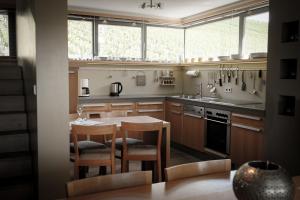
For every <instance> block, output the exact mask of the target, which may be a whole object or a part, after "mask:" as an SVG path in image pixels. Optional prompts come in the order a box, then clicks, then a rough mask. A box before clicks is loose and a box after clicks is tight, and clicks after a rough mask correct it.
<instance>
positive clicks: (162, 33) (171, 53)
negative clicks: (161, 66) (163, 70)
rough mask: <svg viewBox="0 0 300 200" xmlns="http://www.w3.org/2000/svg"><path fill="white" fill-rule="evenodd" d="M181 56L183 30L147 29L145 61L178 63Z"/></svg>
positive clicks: (149, 27) (182, 51) (182, 52)
mask: <svg viewBox="0 0 300 200" xmlns="http://www.w3.org/2000/svg"><path fill="white" fill-rule="evenodd" d="M183 54H184V30H183V29H176V28H166V27H152V26H148V27H147V59H149V60H164V61H166V60H168V61H179V59H182V58H183Z"/></svg>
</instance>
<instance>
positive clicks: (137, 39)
mask: <svg viewBox="0 0 300 200" xmlns="http://www.w3.org/2000/svg"><path fill="white" fill-rule="evenodd" d="M98 56H99V57H111V58H124V59H125V58H131V59H132V58H139V59H140V58H142V28H141V27H138V26H124V25H110V24H99V25H98Z"/></svg>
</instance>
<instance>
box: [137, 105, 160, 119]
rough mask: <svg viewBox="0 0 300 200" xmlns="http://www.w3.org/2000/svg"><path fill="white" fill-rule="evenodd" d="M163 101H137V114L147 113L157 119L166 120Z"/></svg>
mask: <svg viewBox="0 0 300 200" xmlns="http://www.w3.org/2000/svg"><path fill="white" fill-rule="evenodd" d="M164 107H165V106H164V102H163V101H153V102H137V103H136V110H137V115H146V116H150V117H154V118H157V119H161V120H165V112H164V111H165V109H164Z"/></svg>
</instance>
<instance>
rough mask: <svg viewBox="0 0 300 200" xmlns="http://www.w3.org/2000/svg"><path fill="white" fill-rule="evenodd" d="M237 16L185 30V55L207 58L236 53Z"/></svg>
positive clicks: (237, 42)
mask: <svg viewBox="0 0 300 200" xmlns="http://www.w3.org/2000/svg"><path fill="white" fill-rule="evenodd" d="M238 47H239V17H235V18H230V19H226V20H222V21H217V22H212V23H208V24H204V25H199V26H196V27H192V28H188V29H187V30H186V57H187V58H198V57H202V58H209V57H214V58H216V57H218V56H227V55H228V56H229V55H231V54H237V53H238Z"/></svg>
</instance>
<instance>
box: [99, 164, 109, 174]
mask: <svg viewBox="0 0 300 200" xmlns="http://www.w3.org/2000/svg"><path fill="white" fill-rule="evenodd" d="M106 173H107V172H106V166H100V167H99V175H106Z"/></svg>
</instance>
